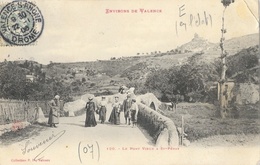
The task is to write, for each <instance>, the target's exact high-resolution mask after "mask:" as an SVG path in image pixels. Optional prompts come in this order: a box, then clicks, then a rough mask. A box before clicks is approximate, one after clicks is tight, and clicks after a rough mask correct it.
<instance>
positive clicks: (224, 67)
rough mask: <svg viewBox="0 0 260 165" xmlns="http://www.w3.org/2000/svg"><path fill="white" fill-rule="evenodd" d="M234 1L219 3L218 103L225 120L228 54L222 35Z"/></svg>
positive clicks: (223, 0) (224, 0) (222, 0)
mask: <svg viewBox="0 0 260 165" xmlns="http://www.w3.org/2000/svg"><path fill="white" fill-rule="evenodd" d="M234 1H235V0H221V3H222V4H223V6H224V10H223V15H222V28H221V38H220V45H219V46H220V49H221V56H220V59H221V76H220V80H219V88H220V90H219V103H220V115H221V117H222V118H226V105H225V104H226V102H225V101H224V99H225V96H224V95H223V94H224V88H225V82H226V71H227V65H226V57H227V55H228V53H227V52H226V51H225V49H224V41H225V37H224V34H225V33H226V32H227V30H226V29H225V11H226V8H227V7H228V6H229V5H230V4H231V3H234Z"/></svg>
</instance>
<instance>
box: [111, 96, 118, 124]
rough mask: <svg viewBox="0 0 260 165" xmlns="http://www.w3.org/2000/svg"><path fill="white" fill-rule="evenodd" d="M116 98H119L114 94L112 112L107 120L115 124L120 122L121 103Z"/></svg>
mask: <svg viewBox="0 0 260 165" xmlns="http://www.w3.org/2000/svg"><path fill="white" fill-rule="evenodd" d="M118 100H119V98H118V96H116V97H115V103H113V105H112V112H111V114H110V117H109V120H108V121H109V122H110V123H111V124H116V125H119V124H120V108H121V104H120V103H119V102H118Z"/></svg>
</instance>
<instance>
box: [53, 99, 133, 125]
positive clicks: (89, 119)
mask: <svg viewBox="0 0 260 165" xmlns="http://www.w3.org/2000/svg"><path fill="white" fill-rule="evenodd" d="M48 104H49V107H50V112H49V119H48V124H49V126H50V127H55V128H56V127H57V124H58V123H59V113H60V96H59V95H56V96H55V97H54V99H52V100H51V101H50V102H49V103H48ZM85 108H86V120H85V127H95V126H96V125H97V122H96V118H95V113H96V114H98V115H99V120H100V122H101V124H104V123H105V121H106V113H107V101H106V97H105V96H102V98H101V101H100V103H99V104H98V105H96V103H95V101H94V100H93V97H89V98H88V102H87V103H86V107H85ZM122 112H123V113H124V118H125V124H127V125H131V124H132V127H135V126H136V124H137V115H138V105H137V103H136V99H135V97H132V95H131V94H128V95H127V98H126V99H125V100H124V101H123V103H121V102H119V97H118V96H115V99H114V103H112V111H111V114H110V117H109V119H108V122H110V123H111V124H115V125H119V124H120V113H122Z"/></svg>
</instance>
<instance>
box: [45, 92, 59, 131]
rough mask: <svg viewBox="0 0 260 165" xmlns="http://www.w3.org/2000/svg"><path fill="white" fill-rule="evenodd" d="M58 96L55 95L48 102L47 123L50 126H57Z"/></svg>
mask: <svg viewBox="0 0 260 165" xmlns="http://www.w3.org/2000/svg"><path fill="white" fill-rule="evenodd" d="M59 99H60V96H58V95H56V96H55V97H54V99H53V100H51V101H50V102H49V106H50V113H49V120H48V124H49V125H50V127H57V126H56V124H59V111H60V100H59Z"/></svg>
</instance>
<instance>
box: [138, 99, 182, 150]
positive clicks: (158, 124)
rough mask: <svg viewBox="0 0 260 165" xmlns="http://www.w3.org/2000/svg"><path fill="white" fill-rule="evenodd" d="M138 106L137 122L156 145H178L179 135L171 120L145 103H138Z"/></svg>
mask: <svg viewBox="0 0 260 165" xmlns="http://www.w3.org/2000/svg"><path fill="white" fill-rule="evenodd" d="M138 107H139V112H138V121H137V122H138V124H140V125H141V126H142V127H143V128H144V129H146V130H147V131H148V133H149V134H150V136H152V137H153V139H154V141H155V143H156V145H157V146H160V145H164V144H166V145H168V147H178V145H179V137H178V132H177V129H176V126H175V124H174V123H173V121H172V120H171V119H169V118H167V117H166V116H163V115H162V114H160V113H158V112H156V111H154V110H153V109H151V108H150V107H148V106H147V105H144V104H142V103H138ZM164 147H165V146H164Z"/></svg>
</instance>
